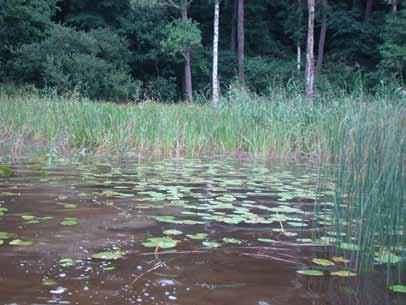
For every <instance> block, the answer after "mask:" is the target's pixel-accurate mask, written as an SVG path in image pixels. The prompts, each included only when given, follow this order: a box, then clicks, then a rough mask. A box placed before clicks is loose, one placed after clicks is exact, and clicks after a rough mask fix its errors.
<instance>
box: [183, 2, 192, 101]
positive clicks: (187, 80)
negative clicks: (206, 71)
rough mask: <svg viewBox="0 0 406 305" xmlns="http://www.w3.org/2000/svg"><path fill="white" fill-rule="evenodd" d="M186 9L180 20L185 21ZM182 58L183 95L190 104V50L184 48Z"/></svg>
mask: <svg viewBox="0 0 406 305" xmlns="http://www.w3.org/2000/svg"><path fill="white" fill-rule="evenodd" d="M187 18H188V16H187V8H186V7H185V8H184V9H183V10H182V19H183V20H187ZM183 53H184V54H183V56H184V59H185V61H184V64H183V71H184V86H185V87H184V95H185V98H186V100H187V101H188V102H189V103H191V102H193V87H192V66H191V56H190V53H191V52H190V48H186V49H185V50H184V52H183Z"/></svg>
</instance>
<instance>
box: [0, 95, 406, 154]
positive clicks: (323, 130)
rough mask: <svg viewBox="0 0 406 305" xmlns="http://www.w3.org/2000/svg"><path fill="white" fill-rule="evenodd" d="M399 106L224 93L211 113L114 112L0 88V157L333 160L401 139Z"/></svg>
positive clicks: (103, 105) (362, 98)
mask: <svg viewBox="0 0 406 305" xmlns="http://www.w3.org/2000/svg"><path fill="white" fill-rule="evenodd" d="M405 101H406V98H403V99H402V98H399V97H389V96H383V97H380V96H367V95H345V94H337V95H335V96H331V95H328V96H322V97H319V98H318V99H317V101H316V102H315V104H314V105H313V106H312V105H309V104H308V103H306V101H305V100H304V98H303V97H302V95H301V94H300V93H297V94H287V93H286V92H283V90H280V91H278V92H277V93H275V94H273V95H272V96H258V95H255V94H252V93H249V92H247V91H244V90H240V89H230V91H229V92H227V93H226V94H225V95H224V96H223V97H222V100H221V104H220V105H221V106H220V108H219V109H213V108H212V107H211V105H210V103H202V104H189V103H177V104H168V103H158V102H154V101H146V102H143V103H128V104H117V103H108V102H93V101H90V100H88V99H85V98H81V97H79V96H77V95H75V94H72V95H70V96H57V95H55V94H43V93H40V92H39V91H36V90H14V89H12V90H11V89H10V88H2V89H0V152H1V153H2V155H5V154H11V155H13V156H18V155H20V154H23V153H24V152H27V151H32V150H35V151H48V152H49V151H53V152H55V153H57V154H68V155H69V154H74V153H78V152H82V153H83V152H86V153H90V154H123V153H124V154H125V153H141V154H142V153H147V154H150V155H156V156H173V155H175V156H190V157H198V156H207V155H215V154H220V155H221V154H223V155H225V154H234V155H237V156H241V155H242V156H261V157H267V158H273V159H282V160H283V159H286V160H292V159H293V160H298V159H304V160H317V161H320V160H337V158H339V154H340V151H341V150H342V149H343V145H346V148H348V145H351V140H349V137H350V138H351V136H352V135H354V132H355V131H356V130H358V129H359V130H363V129H365V128H367V129H370V131H374V130H376V131H377V132H381V133H382V134H385V133H387V132H388V131H390V130H397V131H398V132H399V133H400V134H402V133H403V135H404V134H406V126H405V119H404V117H405V115H406V110H405V109H406V108H405V105H406V102H405ZM365 136H368V134H367V135H365ZM401 138H402V139H401V141H403V143H404V136H401ZM353 140H354V141H355V140H356V139H353ZM372 144H373V143H372ZM399 144H400V143H399Z"/></svg>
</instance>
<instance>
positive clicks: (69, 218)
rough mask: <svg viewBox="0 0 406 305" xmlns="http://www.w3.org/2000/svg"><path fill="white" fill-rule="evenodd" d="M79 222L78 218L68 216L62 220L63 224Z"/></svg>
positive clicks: (71, 224) (69, 224)
mask: <svg viewBox="0 0 406 305" xmlns="http://www.w3.org/2000/svg"><path fill="white" fill-rule="evenodd" d="M77 223H78V220H77V218H74V217H67V218H64V220H63V221H62V222H61V225H63V226H74V225H76V224H77Z"/></svg>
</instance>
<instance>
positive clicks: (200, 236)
mask: <svg viewBox="0 0 406 305" xmlns="http://www.w3.org/2000/svg"><path fill="white" fill-rule="evenodd" d="M186 236H187V237H189V238H190V239H196V240H203V239H205V238H206V237H207V234H206V233H196V234H188V235H186Z"/></svg>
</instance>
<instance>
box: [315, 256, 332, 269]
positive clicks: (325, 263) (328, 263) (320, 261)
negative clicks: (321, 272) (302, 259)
mask: <svg viewBox="0 0 406 305" xmlns="http://www.w3.org/2000/svg"><path fill="white" fill-rule="evenodd" d="M312 262H313V263H315V264H317V265H320V266H323V267H328V266H334V265H335V264H334V263H333V262H332V261H330V260H328V259H322V258H313V259H312Z"/></svg>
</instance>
